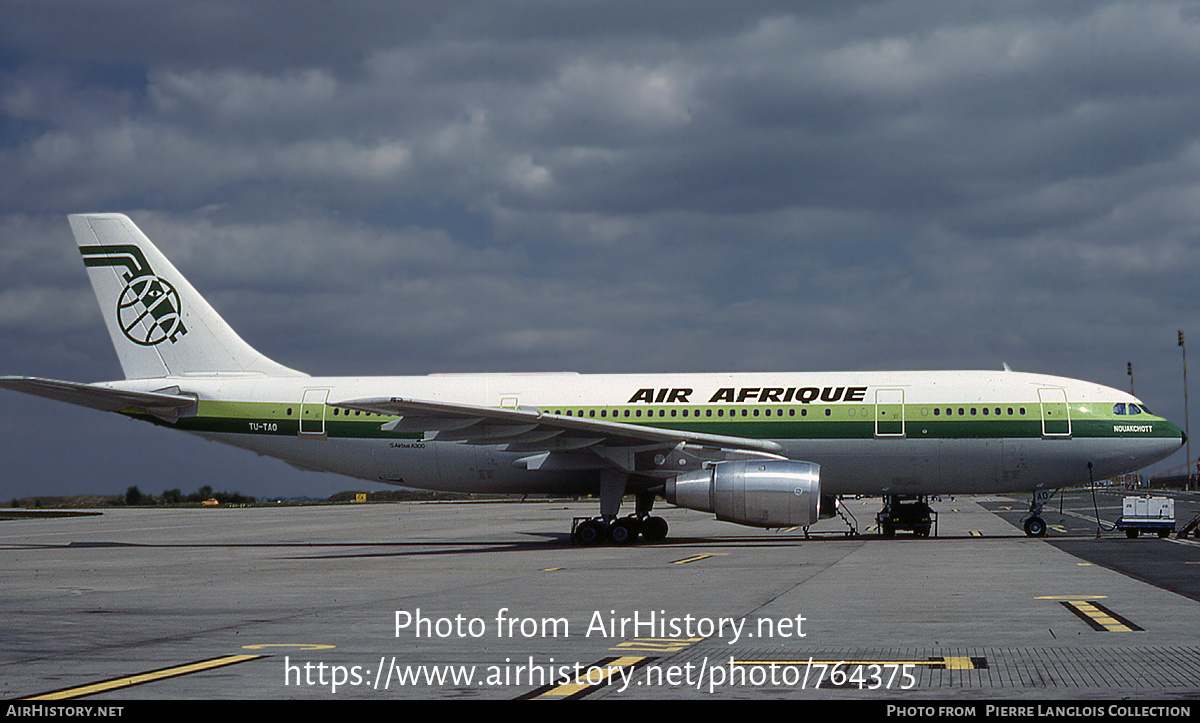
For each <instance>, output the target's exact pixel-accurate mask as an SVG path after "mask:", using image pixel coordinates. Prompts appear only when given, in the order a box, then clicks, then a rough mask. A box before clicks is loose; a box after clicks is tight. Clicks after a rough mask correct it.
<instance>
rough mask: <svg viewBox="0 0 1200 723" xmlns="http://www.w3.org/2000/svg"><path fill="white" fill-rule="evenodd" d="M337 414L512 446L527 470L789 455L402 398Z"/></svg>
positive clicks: (684, 435) (701, 437) (723, 440)
mask: <svg viewBox="0 0 1200 723" xmlns="http://www.w3.org/2000/svg"><path fill="white" fill-rule="evenodd" d="M330 406H334V407H341V408H343V409H355V410H359V411H363V412H374V413H376V414H383V415H401V418H400V419H397V420H395V421H392V422H388V423H386V424H384V425H383V429H384V430H386V431H396V432H423V433H424V435H425V436H424V438H425V440H427V441H437V442H462V443H465V444H495V445H505V448H506V449H507V451H509V452H529V453H530V454H531V455H533V456H531V457H529V458H528V460H527V461H523V464H522V466H526V467H527V468H530V469H535V468H536V469H544V468H549V467H556V468H562V466H563V465H570V466H574V467H579V468H585V467H589V466H593V465H589V464H588V463H587V461H586V459H587V458H591V459H595V457H592V456H591V455H588V457H585V458H581V457H580V456H579V455H578V454H574V455H573V454H572V453H579V452H585V453H586V452H594V453H595V454H596V455H599V457H600V458H601V459H602V460H605V461H607V462H610V463H612V464H615V465H616V466H618V467H622V468H625V469H629V470H638V471H642V470H645V469H646V468H647V467H662V466H663V461H658V462H657V463H656V464H649V463H647V462H646V461H645V460H642V461H639V460H638V459H636V458H638V457H640V456H642V455H645V454H647V453H649V454H651V455H653V454H654V453H655V452H658V453H660V454H661V453H663V452H667V453H671V454H673V455H675V456H679V455H681V454H682V453H683V452H682V451H683V449H684V447H686V448H687V450H688V454H687V455H686V456H687V458H688V459H689V460H690V461H691V463H693V464H694V463H695V460H696V459H697V458H698V457H697V455H699V458H700V459H725V458H728V457H729V456H731V455H732V456H739V457H740V456H752V457H771V458H781V457H782V452H783V449H782V447H780V446H779V445H778V444H776V443H775V442H771V441H769V440H762V439H749V438H746V437H730V436H725V435H719V434H704V433H701V432H688V431H682V430H678V429H667V428H664V427H654V426H649V425H640V424H626V423H623V422H614V421H609V420H605V419H595V418H584V417H569V416H566V415H562V414H551V413H549V412H545V411H542V410H540V409H536V408H531V407H519V408H515V409H509V408H498V407H477V406H473V405H469V404H454V403H449V402H430V401H421V400H416V399H400V398H396V397H392V398H380V399H356V400H349V401H344V402H336V403H331V404H330ZM701 450H703V452H702V451H701ZM725 453H728V454H725ZM664 461H665V460H664ZM689 466H690V464H689ZM672 471H673V472H678V471H680V470H677V469H676V470H672Z"/></svg>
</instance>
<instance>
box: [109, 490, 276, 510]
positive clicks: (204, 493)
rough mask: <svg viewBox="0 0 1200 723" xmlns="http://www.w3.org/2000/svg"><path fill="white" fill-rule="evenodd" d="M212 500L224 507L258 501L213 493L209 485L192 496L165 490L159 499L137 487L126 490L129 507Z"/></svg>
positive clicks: (239, 495) (234, 494)
mask: <svg viewBox="0 0 1200 723" xmlns="http://www.w3.org/2000/svg"><path fill="white" fill-rule="evenodd" d="M211 499H215V500H216V501H217V502H219V503H220V504H223V505H227V504H235V505H240V504H248V503H251V502H255V501H256V500H255V499H254V498H253V497H248V496H246V495H243V494H242V493H241V492H213V488H212V487H210V486H208V485H204V486H203V487H201V488H200V489H198V490H196V491H195V492H193V493H191V494H190V495H185V494H184V493H183V492H181V491H180V490H179V488H178V487H176V488H174V489H169V490H163V493H162V495H160V496H158V497H155V496H154V495H152V494H149V493H146V492H142V491H141V490H139V489H138V488H137V487H136V486H134V487H130V488H128V489H127V490H125V504H127V505H139V506H147V505H182V504H186V503H188V502H192V503H196V502H204V501H205V500H211Z"/></svg>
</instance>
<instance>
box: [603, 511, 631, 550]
mask: <svg viewBox="0 0 1200 723" xmlns="http://www.w3.org/2000/svg"><path fill="white" fill-rule="evenodd" d="M637 536H638V523H637V520H635V519H633V518H631V517H622V518H621V519H619V520H614V521H613V523H612V524H611V525H609V526H608V539H609V542H611V543H613V544H614V545H632V544H633V543H634V542H637Z"/></svg>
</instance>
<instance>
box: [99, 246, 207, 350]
mask: <svg viewBox="0 0 1200 723" xmlns="http://www.w3.org/2000/svg"><path fill="white" fill-rule="evenodd" d="M79 252H80V253H81V254H83V265H84V266H89V267H90V266H124V267H125V268H126V269H128V271H126V272H125V273H124V274H123V275H122V278H124V279H125V288H124V289H122V291H121V293H120V295H118V297H117V308H116V313H117V325H118V326H120V327H121V331H122V332H124V333H125V336H126V337H127V338H128V339H129V340H130V341H132V342H133V343H134V344H138V345H140V346H155V345H157V344H161V343H162V342H164V341H166V340H168V339H170V340H171V343H172V344H174V343H175V342H176V341H179V337H181V336H183V335H184V334H186V333H187V328H186V327H185V326H184V325H183V317H182V316H181V314H180V311H181V308H182V307H181V306H180V303H179V292H177V291H176V290H175V287H174V286H172V285H171V284H170V282H168V281H167V280H166V279H163V278H160V277H158V276H156V275H155V274H154V270H153V269H151V268H150V264H149V263H147V261H146V257H145V256H144V255H143V254H142V250H141V249H139V248H138V247H137V246H80V247H79Z"/></svg>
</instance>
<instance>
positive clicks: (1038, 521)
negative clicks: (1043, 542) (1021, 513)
mask: <svg viewBox="0 0 1200 723" xmlns="http://www.w3.org/2000/svg"><path fill="white" fill-rule="evenodd" d="M1025 534H1026V535H1028V536H1030V537H1045V536H1046V521H1045V520H1043V519H1042V518H1041V517H1038V516H1037V515H1034V516H1033V517H1030V518H1029V519H1027V520H1025Z"/></svg>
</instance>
